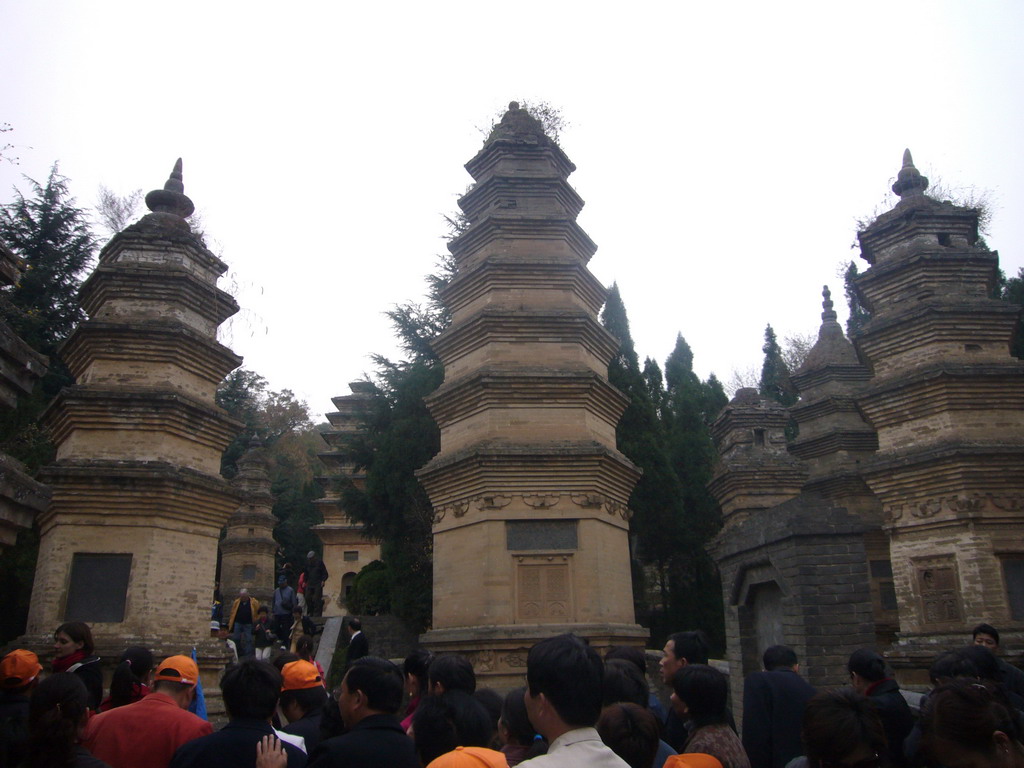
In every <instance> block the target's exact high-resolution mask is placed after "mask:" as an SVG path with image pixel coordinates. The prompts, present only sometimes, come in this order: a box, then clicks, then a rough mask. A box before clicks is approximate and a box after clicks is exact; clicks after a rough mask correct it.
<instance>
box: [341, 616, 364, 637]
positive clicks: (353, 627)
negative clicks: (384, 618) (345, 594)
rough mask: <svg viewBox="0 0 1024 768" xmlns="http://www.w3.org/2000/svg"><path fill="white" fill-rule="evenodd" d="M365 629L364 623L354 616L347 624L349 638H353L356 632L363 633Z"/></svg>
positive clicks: (346, 629)
mask: <svg viewBox="0 0 1024 768" xmlns="http://www.w3.org/2000/svg"><path fill="white" fill-rule="evenodd" d="M362 629H363V622H361V621H360V620H359V619H357V618H355V617H354V616H353V617H352V618H351V619H349V620H348V621H347V622H346V623H345V631H346V632H347V633H348V636H349V637H352V635H354V634H355V633H356V632H361V631H362Z"/></svg>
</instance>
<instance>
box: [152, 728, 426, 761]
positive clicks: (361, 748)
mask: <svg viewBox="0 0 1024 768" xmlns="http://www.w3.org/2000/svg"><path fill="white" fill-rule="evenodd" d="M334 766H344V767H345V768H384V767H385V766H386V767H387V768H420V760H419V758H418V757H416V748H415V747H414V746H413V743H412V739H410V738H409V737H408V736H406V735H405V732H404V731H403V730H402V724H401V723H400V722H399V720H398V718H397V717H395V716H394V715H370V716H369V717H364V718H363V719H362V720H360V721H359V722H358V723H356V724H355V726H353V728H352V730H351V731H349V732H348V733H346V734H345V735H344V736H337V737H335V738H333V739H328V740H327V741H325V742H323V743H321V744H320V746H319V747H317V748H316V751H315V752H314V753H313V754H312V755H310V758H309V768H333V767H334ZM172 768H173V767H172Z"/></svg>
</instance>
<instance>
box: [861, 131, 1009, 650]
mask: <svg viewBox="0 0 1024 768" xmlns="http://www.w3.org/2000/svg"><path fill="white" fill-rule="evenodd" d="M927 189H928V179H927V178H925V177H924V176H922V175H921V173H920V172H919V171H918V170H917V168H916V167H915V166H914V162H913V158H912V157H911V155H910V151H909V150H907V151H906V152H905V154H904V157H903V167H902V168H901V169H900V171H899V175H898V177H897V180H896V183H895V184H893V187H892V190H893V192H895V193H896V195H898V196H899V198H900V199H899V202H898V203H897V204H896V205H895V207H894V208H893V209H892V210H890V211H888V212H886V213H883V214H882V215H880V216H879V217H878V218H877V219H876V220H875V221H874V222H872V223H871V225H870V226H868V227H867V228H866V229H865V230H864V231H863V232H861V233H860V235H859V239H860V249H861V256H862V257H863V258H864V259H865V260H866V261H867V262H868V263H869V264H870V265H871V266H870V268H869V269H868V270H866V271H865V272H864V273H863V274H862V275H860V276H859V277H858V278H857V279H856V289H857V293H858V295H859V297H860V299H861V302H862V303H863V305H864V306H865V307H866V308H867V309H868V311H869V312H870V313H871V318H870V320H869V321H868V322H867V323H866V324H865V326H864V327H863V329H862V332H861V333H860V334H859V335H857V336H856V337H855V338H854V339H853V341H854V344H855V345H856V348H857V351H858V353H859V355H860V357H861V359H862V360H863V361H864V362H865V363H866V364H867V365H868V366H869V367H870V368H871V370H872V372H873V377H872V379H871V382H870V384H869V385H868V386H867V387H865V388H864V390H863V391H862V392H861V393H860V394H859V395H858V398H857V403H858V406H859V408H860V411H861V413H863V414H864V417H865V418H866V419H867V421H868V422H869V423H870V425H871V426H872V427H873V428H874V429H875V430H877V433H878V455H877V458H876V459H875V460H874V461H873V462H872V463H871V464H870V465H869V466H867V467H866V468H865V471H864V477H865V479H866V481H867V483H868V485H869V486H870V487H871V490H872V491H873V492H874V493H875V495H876V496H877V497H878V499H879V502H880V503H881V506H882V510H883V514H884V525H885V528H886V530H887V531H888V532H889V535H890V538H891V551H892V565H893V571H894V574H893V575H894V581H895V589H896V594H897V598H898V602H899V624H900V639H899V641H898V644H897V647H896V648H895V649H894V651H893V659H894V660H895V661H896V663H900V661H901V657H902V662H903V663H905V664H907V665H908V666H914V667H918V668H920V667H922V666H924V667H927V661H928V659H930V658H932V657H933V656H934V654H935V652H936V649H938V648H942V649H946V648H949V647H953V645H955V644H956V643H960V642H963V633H964V631H965V629H969V628H970V627H971V626H973V625H974V624H977V623H978V622H981V621H988V622H990V623H993V624H995V625H997V626H999V627H1005V628H1007V629H1009V630H1011V632H1008V633H1007V638H1006V640H1008V641H1010V642H1019V641H1020V640H1021V639H1024V632H1022V630H1021V629H1020V628H1022V627H1024V543H1022V538H1021V526H1022V524H1024V362H1022V361H1021V360H1019V359H1017V358H1015V357H1013V356H1012V355H1011V353H1010V347H1011V342H1012V340H1013V334H1014V332H1015V329H1016V326H1017V318H1018V315H1019V314H1020V308H1019V307H1017V306H1014V305H1013V304H1010V303H1008V302H1004V301H1000V300H998V299H995V298H992V293H993V288H994V286H995V284H996V279H997V275H998V268H999V255H998V253H996V252H995V251H992V250H990V249H989V248H988V247H987V245H986V244H985V243H984V241H983V240H982V239H981V238H979V235H978V215H979V212H978V210H976V209H973V208H966V207H961V206H958V205H955V204H953V203H951V202H948V201H940V200H936V199H934V198H932V197H930V196H928V195H927V194H926V190H927ZM1004 645H1005V643H1004Z"/></svg>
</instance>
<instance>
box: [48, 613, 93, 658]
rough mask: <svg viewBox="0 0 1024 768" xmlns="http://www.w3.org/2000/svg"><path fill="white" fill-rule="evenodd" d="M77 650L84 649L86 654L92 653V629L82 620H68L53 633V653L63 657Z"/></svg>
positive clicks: (57, 656)
mask: <svg viewBox="0 0 1024 768" xmlns="http://www.w3.org/2000/svg"><path fill="white" fill-rule="evenodd" d="M75 651H82V652H83V653H85V655H86V656H89V655H91V654H92V651H93V642H92V630H91V629H89V625H88V624H85V623H83V622H81V621H66V622H64V623H63V624H61V625H60V626H59V627H57V629H56V630H54V633H53V655H54V656H55V657H56V658H58V659H62V658H64V657H65V656H70V655H71V654H72V653H74V652H75Z"/></svg>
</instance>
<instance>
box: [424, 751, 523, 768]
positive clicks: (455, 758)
mask: <svg viewBox="0 0 1024 768" xmlns="http://www.w3.org/2000/svg"><path fill="white" fill-rule="evenodd" d="M427 768H508V760H507V759H506V758H505V756H504V755H503V754H502V753H501V752H497V751H495V750H493V749H487V747H456V748H455V749H453V750H452V751H451V752H445V753H444V754H443V755H441V756H440V757H439V758H437V759H436V760H431V761H430V763H428V764H427Z"/></svg>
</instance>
